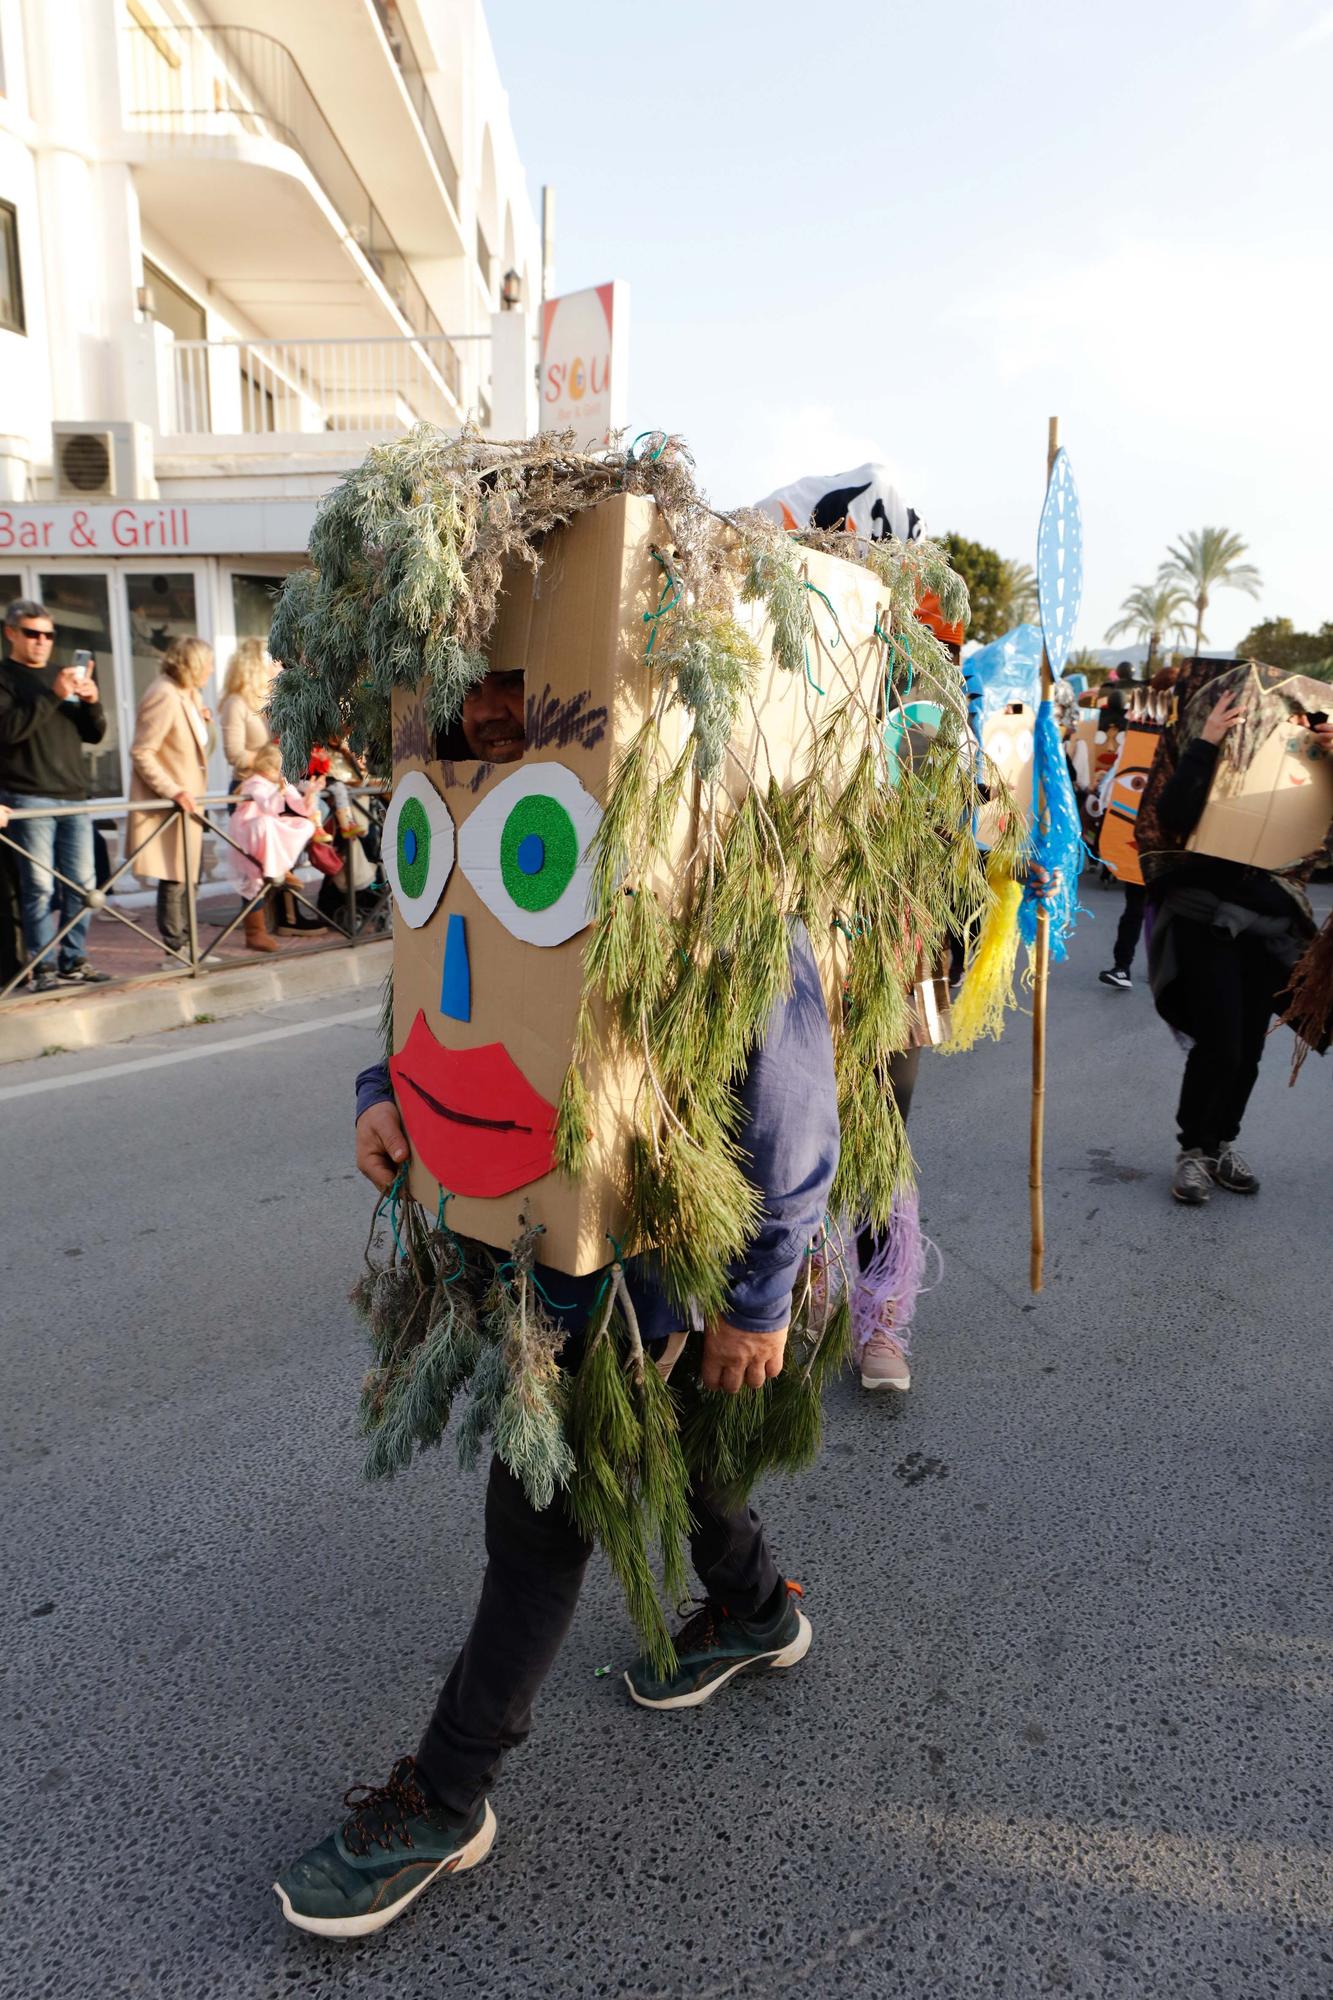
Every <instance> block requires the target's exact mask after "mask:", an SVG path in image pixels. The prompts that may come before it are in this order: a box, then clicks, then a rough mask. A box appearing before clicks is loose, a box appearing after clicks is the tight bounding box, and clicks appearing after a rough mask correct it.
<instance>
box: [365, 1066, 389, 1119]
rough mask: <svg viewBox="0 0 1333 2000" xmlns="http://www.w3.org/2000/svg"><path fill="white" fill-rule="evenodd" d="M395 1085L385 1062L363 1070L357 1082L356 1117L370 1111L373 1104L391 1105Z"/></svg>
mask: <svg viewBox="0 0 1333 2000" xmlns="http://www.w3.org/2000/svg"><path fill="white" fill-rule="evenodd" d="M392 1102H393V1085H392V1083H391V1082H390V1081H389V1065H388V1063H385V1062H377V1063H372V1064H371V1065H370V1067H369V1069H363V1070H362V1072H361V1074H360V1076H358V1078H357V1080H356V1115H357V1117H358V1118H359V1117H360V1116H361V1113H362V1112H363V1111H369V1109H370V1107H371V1105H372V1104H391V1103H392Z"/></svg>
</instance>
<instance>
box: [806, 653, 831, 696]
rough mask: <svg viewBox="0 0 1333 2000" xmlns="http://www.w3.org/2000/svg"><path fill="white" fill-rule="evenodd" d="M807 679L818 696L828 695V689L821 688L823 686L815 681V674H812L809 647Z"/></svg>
mask: <svg viewBox="0 0 1333 2000" xmlns="http://www.w3.org/2000/svg"><path fill="white" fill-rule="evenodd" d="M805 678H806V679H807V681H809V683H810V685H811V687H812V688H813V689H814V691H815V693H816V694H827V693H828V689H827V688H822V687H821V686H820V685H819V682H818V681H817V680H816V679H815V677H814V675H813V674H812V673H811V671H810V648H809V646H807V647H806V649H805Z"/></svg>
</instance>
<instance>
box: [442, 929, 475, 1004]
mask: <svg viewBox="0 0 1333 2000" xmlns="http://www.w3.org/2000/svg"><path fill="white" fill-rule="evenodd" d="M440 1012H441V1013H442V1014H447V1015H448V1017H449V1019H450V1020H451V1021H470V1020H471V1019H472V968H471V966H470V965H469V964H468V956H467V927H466V925H465V924H464V922H463V919H462V917H461V916H457V915H455V916H451V917H450V919H449V922H448V924H447V926H446V928H445V933H444V977H443V979H442V980H441V981H440Z"/></svg>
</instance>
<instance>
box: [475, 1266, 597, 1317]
mask: <svg viewBox="0 0 1333 2000" xmlns="http://www.w3.org/2000/svg"><path fill="white" fill-rule="evenodd" d="M506 1273H507V1274H508V1275H509V1276H510V1277H511V1278H512V1277H513V1275H514V1260H513V1258H512V1257H506V1258H505V1260H504V1263H503V1264H497V1265H496V1267H495V1275H496V1277H497V1278H503V1277H504V1276H505V1275H506ZM528 1283H529V1284H530V1285H531V1286H532V1289H533V1290H534V1291H535V1292H537V1293H539V1294H540V1296H541V1297H542V1298H544V1299H545V1301H546V1303H547V1305H548V1306H549V1307H550V1308H551V1311H552V1312H558V1313H572V1312H577V1311H578V1302H577V1300H574V1299H571V1300H570V1302H569V1304H568V1305H561V1303H560V1301H559V1299H553V1298H552V1297H551V1294H550V1293H549V1292H548V1291H547V1289H546V1287H545V1285H544V1284H543V1283H542V1281H541V1279H540V1278H539V1277H538V1276H537V1273H536V1272H535V1271H529V1272H528Z"/></svg>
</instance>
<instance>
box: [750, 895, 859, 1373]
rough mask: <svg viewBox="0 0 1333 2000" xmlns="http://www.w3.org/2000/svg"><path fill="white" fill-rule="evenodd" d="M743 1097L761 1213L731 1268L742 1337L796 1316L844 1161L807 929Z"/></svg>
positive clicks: (800, 933)
mask: <svg viewBox="0 0 1333 2000" xmlns="http://www.w3.org/2000/svg"><path fill="white" fill-rule="evenodd" d="M740 1096H741V1102H742V1104H743V1105H744V1108H745V1123H744V1125H743V1126H742V1129H741V1134H740V1142H741V1144H742V1146H743V1147H744V1148H745V1150H746V1152H747V1153H748V1154H749V1156H750V1167H749V1178H750V1180H751V1181H752V1182H753V1183H754V1185H755V1187H756V1188H757V1189H758V1190H759V1194H760V1196H761V1199H762V1203H763V1209H762V1216H761V1219H760V1223H759V1228H758V1231H757V1233H756V1235H755V1238H754V1241H753V1242H752V1243H751V1244H750V1246H749V1248H748V1249H747V1251H746V1253H745V1255H744V1257H742V1258H741V1259H740V1260H739V1261H738V1262H737V1263H736V1264H734V1265H733V1266H732V1269H731V1270H730V1272H729V1273H728V1304H727V1318H728V1319H729V1320H730V1321H731V1324H732V1325H733V1326H736V1327H739V1328H740V1329H741V1331H742V1332H743V1333H775V1332H777V1331H778V1330H779V1329H781V1328H782V1327H784V1326H786V1325H787V1323H788V1321H789V1320H790V1318H791V1305H792V1293H793V1291H794V1290H795V1287H796V1280H797V1278H798V1276H799V1274H800V1270H801V1266H802V1264H803V1262H804V1260H805V1255H806V1252H807V1250H808V1249H809V1247H810V1243H811V1241H812V1239H813V1238H814V1237H815V1236H816V1235H817V1234H818V1232H819V1230H820V1228H821V1227H822V1225H823V1222H824V1217H825V1215H826V1213H827V1210H828V1199H829V1194H830V1191H831V1189H832V1187H833V1176H834V1173H835V1172H836V1170H837V1165H838V1093H837V1087H836V1085H835V1083H834V1079H833V1035H832V1031H831V1030H830V1028H829V1019H828V1011H827V1009H826V1008H825V1005H824V992H823V988H822V986H821V985H820V981H819V973H818V971H817V970H816V967H815V959H814V953H813V951H812V950H811V948H810V939H809V937H808V935H807V933H806V931H805V928H804V926H803V925H799V926H795V927H794V928H793V932H792V990H791V993H790V995H789V997H788V998H787V999H785V1000H780V1001H779V1002H778V1004H777V1005H776V1006H775V1007H774V1009H773V1013H772V1016H771V1018H770V1021H769V1025H768V1033H767V1034H766V1035H765V1037H764V1039H763V1041H762V1042H761V1043H760V1045H759V1047H758V1048H757V1049H756V1050H755V1052H754V1055H753V1056H752V1057H751V1060H750V1067H749V1071H748V1073H747V1075H746V1077H745V1081H744V1083H743V1085H742V1086H741V1091H740Z"/></svg>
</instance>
